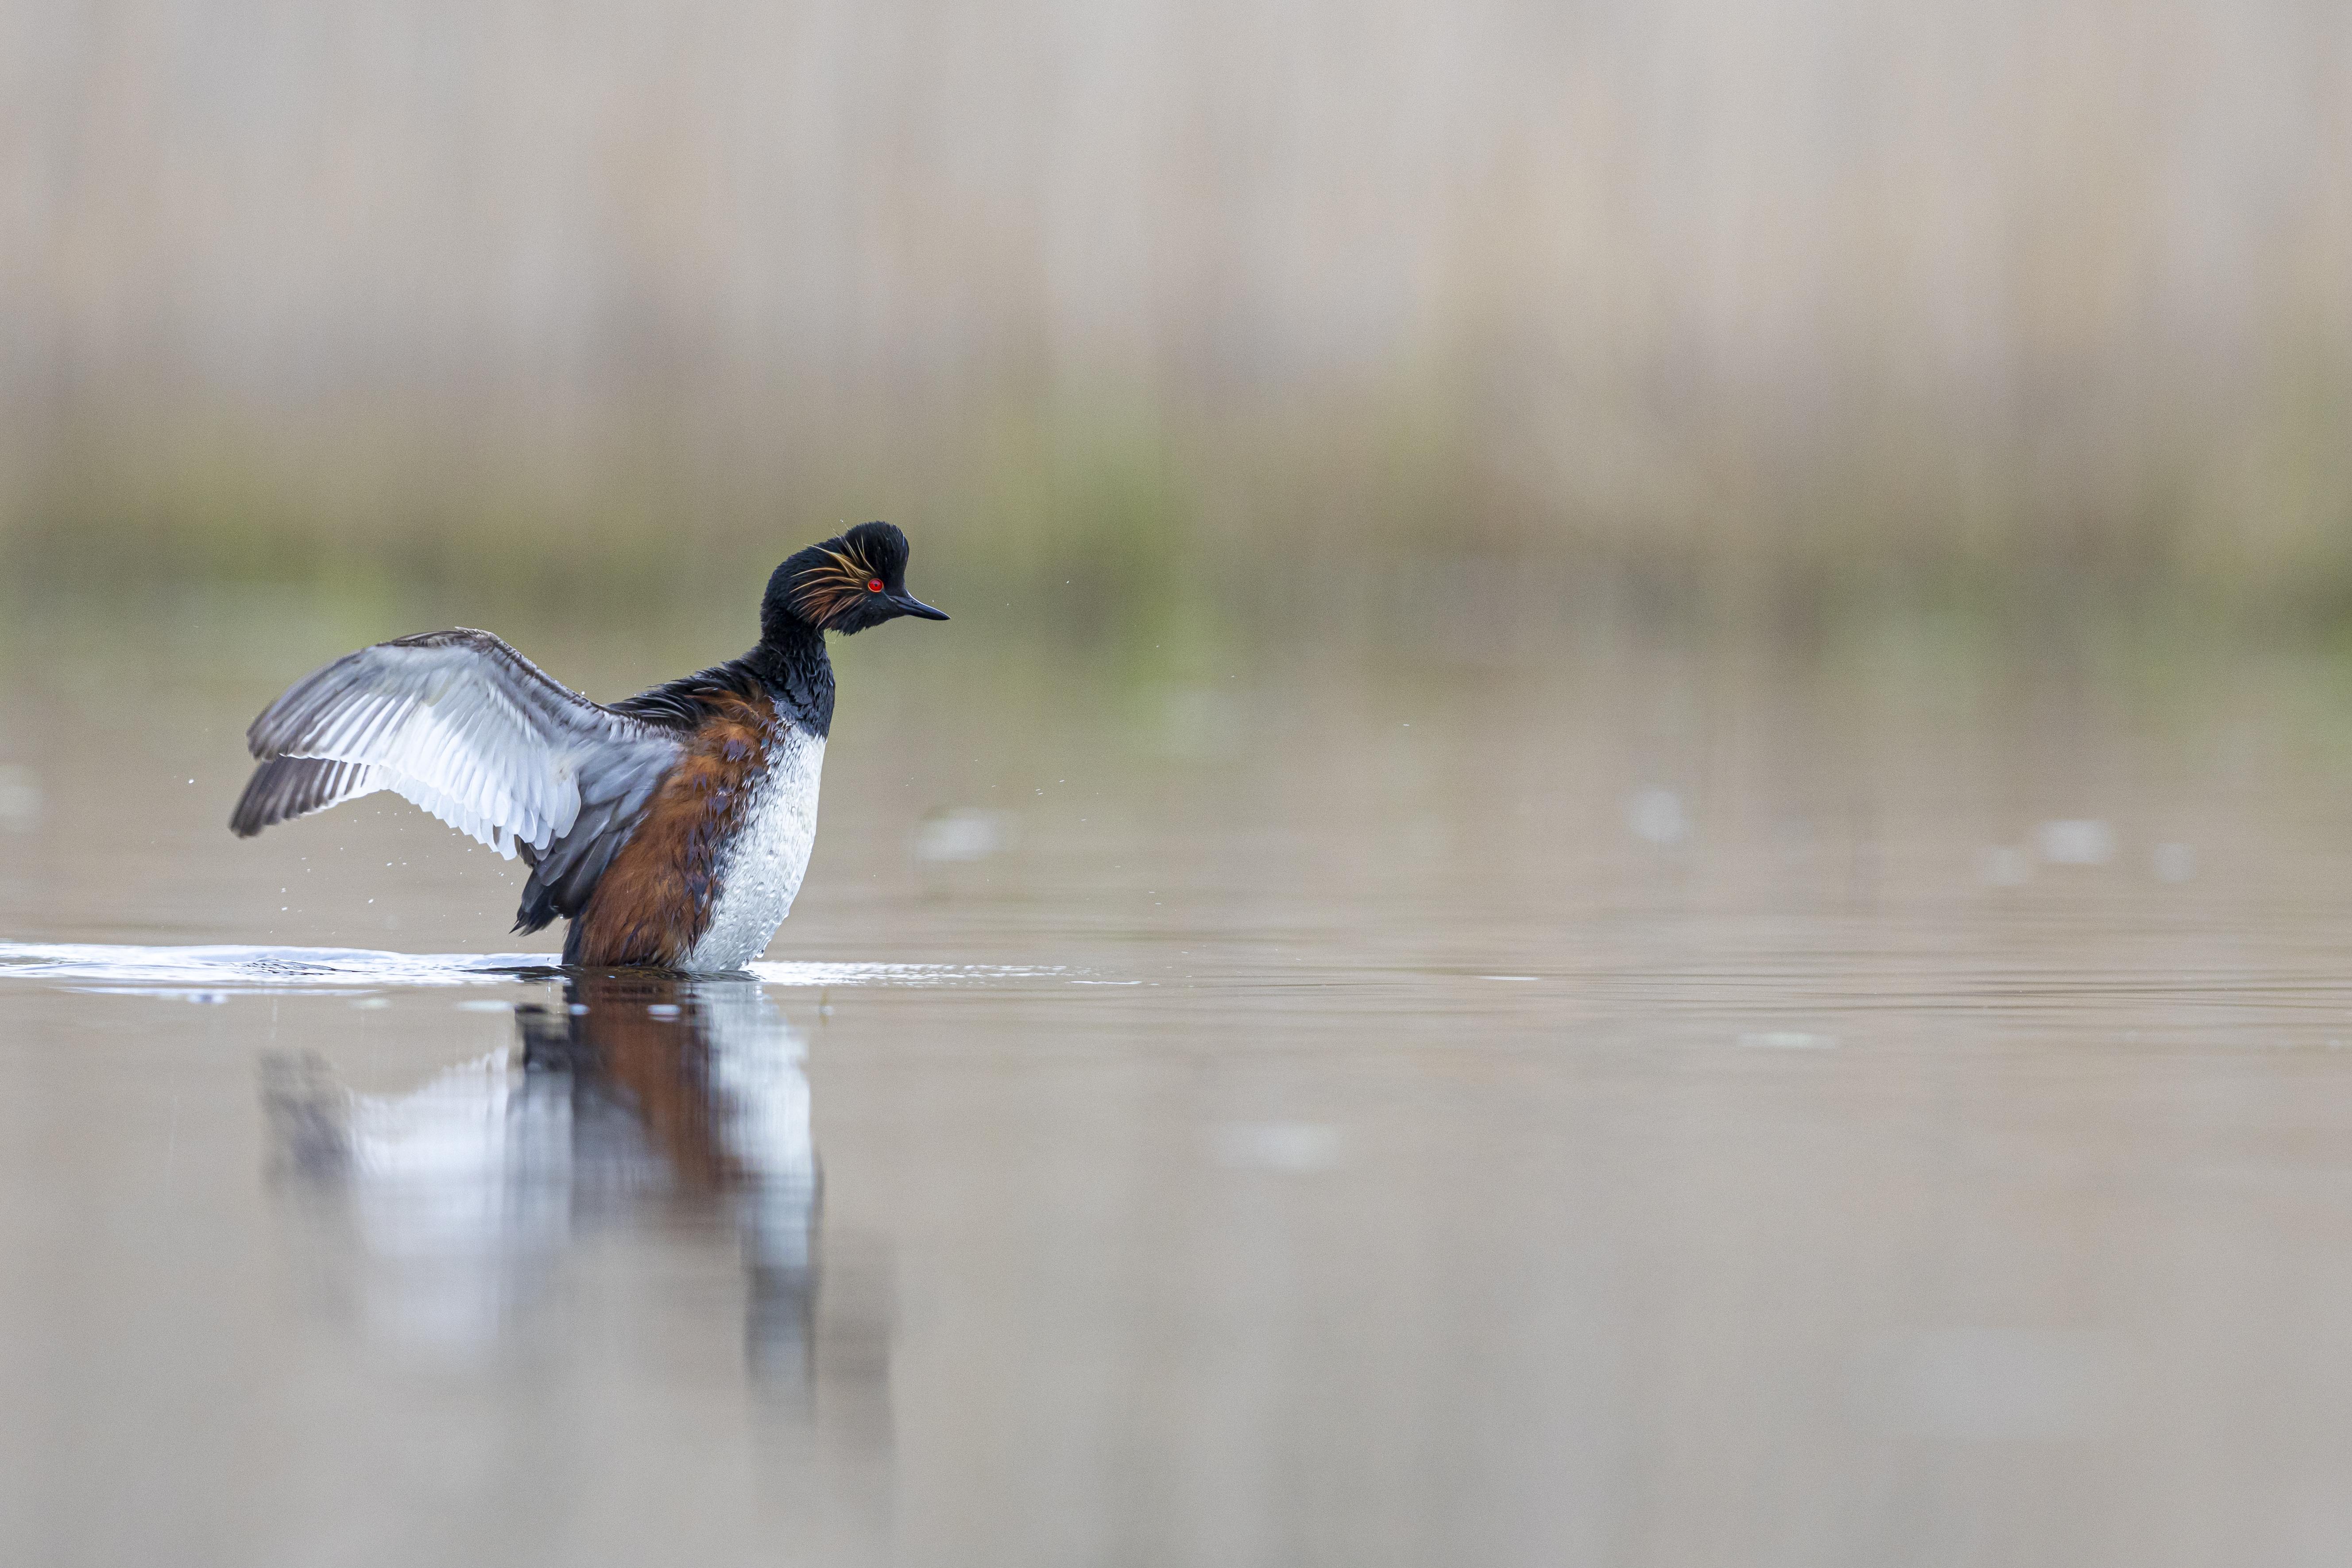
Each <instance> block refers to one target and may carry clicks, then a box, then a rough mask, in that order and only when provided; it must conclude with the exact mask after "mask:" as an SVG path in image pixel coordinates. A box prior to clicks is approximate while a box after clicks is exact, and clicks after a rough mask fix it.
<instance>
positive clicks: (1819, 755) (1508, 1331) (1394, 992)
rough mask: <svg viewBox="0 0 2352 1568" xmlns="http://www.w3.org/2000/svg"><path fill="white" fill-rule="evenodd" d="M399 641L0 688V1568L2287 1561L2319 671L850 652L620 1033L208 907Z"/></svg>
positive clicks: (483, 930) (2321, 798)
mask: <svg viewBox="0 0 2352 1568" xmlns="http://www.w3.org/2000/svg"><path fill="white" fill-rule="evenodd" d="M408 629H414V628H413V627H410V626H383V627H376V626H367V627H364V628H361V629H360V630H359V632H358V633H357V634H356V635H350V634H349V633H348V630H347V629H346V628H327V629H321V628H318V627H313V626H304V625H300V624H294V625H290V626H278V627H277V628H276V629H275V630H273V631H271V632H269V633H268V635H267V636H266V637H265V636H264V635H263V634H261V633H251V634H249V635H244V636H240V637H238V638H236V639H235V642H234V646H232V647H223V646H222V645H221V643H220V642H219V641H217V640H208V639H204V638H194V639H189V640H187V641H185V642H184V643H177V642H173V643H169V645H168V647H167V648H166V650H165V655H164V656H159V657H157V658H152V659H150V660H147V661H145V662H142V663H133V664H130V665H126V664H124V663H122V662H121V659H120V658H119V657H117V658H115V659H114V660H113V662H110V661H109V658H105V657H100V656H97V655H94V654H92V653H91V651H90V650H89V648H87V647H72V646H68V645H67V644H65V643H57V644H51V643H47V642H43V643H40V644H39V645H38V646H26V645H27V644H28V643H30V642H31V640H32V639H20V642H19V644H18V645H17V646H16V647H14V650H13V652H12V653H11V654H10V656H9V662H8V663H7V664H6V665H5V667H0V674H5V681H6V685H5V693H0V721H5V728H0V938H5V939H6V940H5V945H0V1130H4V1131H5V1136H0V1561H5V1562H8V1563H41V1564H49V1563H56V1564H83V1563H89V1564H99V1563H107V1564H112V1563H163V1562H170V1563H222V1564H241V1565H242V1564H274V1563H285V1564H318V1563H354V1564H374V1563H386V1564H390V1563H421V1562H453V1563H463V1562H497V1563H566V1564H569V1563H641V1562H700V1563H828V1564H831V1563H885V1562H888V1563H1020V1564H1034V1563H1070V1564H1096V1563H1201V1564H1217V1565H1225V1564H1242V1563H1265V1564H1288V1563H1331V1564H1346V1565H1349V1568H1357V1565H1363V1564H1377V1563H1398V1564H1407V1563H1411V1564H1420V1563H1567V1562H1576V1563H1626V1564H1658V1565H1680V1564H1691V1563H1723V1564H1740V1565H1755V1564H1774V1563H1785V1564H1790V1565H1791V1568H1796V1565H1817V1564H1822V1563H1854V1564H1883V1563H1897V1562H1900V1563H1999V1564H2021V1563H2049V1564H2053V1565H2058V1564H2064V1565H2069V1568H2080V1565H2084V1564H2102V1563H2116V1564H2133V1565H2147V1564H2164V1563H2181V1564H2189V1563H2197V1564H2206V1563H2217V1562H2229V1563H2306V1562H2308V1563H2323V1562H2325V1563H2333V1562H2336V1561H2340V1560H2341V1557H2342V1552H2343V1546H2344V1543H2345V1542H2346V1541H2347V1540H2352V1482H2347V1479H2346V1478H2347V1476H2352V1309H2347V1302H2352V978H2347V971H2346V965H2345V955H2346V954H2347V952H2352V801H2347V792H2346V790H2345V788H2344V787H2343V786H2344V784H2345V781H2346V780H2347V778H2352V723H2347V715H2352V701H2347V700H2346V693H2345V690H2344V689H2343V687H2342V686H2341V684H2340V683H2339V681H2338V679H2337V677H2336V675H2335V674H2334V673H2333V672H2332V671H2331V670H2330V669H2329V668H2323V667H2316V666H2301V665H2293V664H2287V665H2257V664H2254V663H2252V662H2250V661H2242V662H2241V663H2240V664H2239V665H2236V666H2232V667H2231V668H2227V669H2222V670H2217V671H2202V672H2200V673H2198V674H2197V675H2195V676H2194V677H2193V678H2191V677H2177V676H2176V677H2174V678H2171V679H2168V680H2167V681H2165V682H2147V681H2136V680H2134V679H2126V678H2125V677H2122V676H2117V675H2116V674H2114V673H2113V672H2108V673H2105V674H2102V673H2099V672H2098V671H2097V670H2095V669H2085V668H2072V667H2069V668H2056V669H2037V670H2035V671H2033V672H2032V674H2030V675H2028V676H2023V677H2021V676H2017V675H2015V674H2013V673H2012V674H2011V675H2009V676H2006V677H2002V678H1993V677H1980V678H1973V679H1961V678H1958V677H1955V676H1952V675H1951V674H1949V672H1948V670H1947V669H1945V668H1943V667H1941V666H1940V665H1938V664H1937V661H1935V660H1932V659H1924V658H1911V659H1908V660H1906V659H1904V658H1885V659H1879V658H1872V657H1856V658H1852V659H1849V660H1846V661H1844V662H1842V663H1841V662H1837V661H1831V662H1829V663H1827V664H1821V663H1816V664H1814V665H1811V666H1809V667H1808V668H1805V669H1803V670H1801V671H1791V670H1788V669H1780V668H1774V667H1772V666H1771V665H1770V664H1769V661H1768V662H1759V661H1754V660H1746V659H1736V658H1692V657H1682V656H1676V655H1673V654H1670V653H1665V652H1651V653H1636V652H1615V653H1606V652H1604V653H1591V654H1586V655H1583V656H1580V657H1577V658H1567V657H1562V658H1557V659H1534V658H1523V659H1518V660H1516V661H1506V662H1500V663H1497V662H1494V661H1492V660H1488V661H1486V662H1477V661H1475V660H1472V659H1469V658H1463V659H1457V660H1454V661H1453V662H1450V663H1449V662H1446V661H1443V660H1441V661H1439V665H1438V668H1435V669H1434V670H1432V669H1431V668H1428V667H1427V666H1426V665H1425V664H1423V665H1421V666H1419V667H1416V668H1411V669H1410V670H1409V671H1408V672H1407V673H1382V672H1380V671H1377V670H1374V671H1370V672H1367V671H1364V670H1360V669H1357V668H1352V667H1341V666H1337V665H1332V664H1326V663H1322V662H1318V661H1317V660H1314V659H1311V658H1306V659H1300V660H1297V661H1292V662H1289V663H1282V662H1280V661H1276V662H1274V663H1272V664H1271V665H1270V664H1269V663H1267V662H1266V661H1259V662H1257V663H1256V664H1255V665H1254V666H1253V668H1249V669H1246V670H1244V669H1240V668H1220V667H1217V666H1215V665H1213V664H1203V663H1200V662H1198V661H1195V662H1193V663H1191V664H1184V663H1181V662H1180V661H1176V660H1174V659H1173V658H1172V657H1171V662H1170V663H1169V665H1168V666H1167V667H1166V668H1157V667H1151V666H1145V667H1143V668H1120V669H1118V671H1115V672H1106V671H1102V670H1087V669H1067V668H1052V667H1047V666H1039V665H1035V664H1031V663H1025V662H1022V661H1019V660H1014V659H1011V658H997V657H995V656H993V655H990V654H987V653H986V652H985V651H984V650H983V651H982V653H980V654H973V653H971V651H970V650H969V649H964V650H961V651H954V650H949V648H948V645H946V644H945V643H943V642H934V643H931V644H929V645H922V644H920V643H919V642H918V640H917V639H915V638H912V637H908V638H903V639H901V640H900V641H899V642H898V644H897V645H895V646H891V647H878V648H868V647H866V646H865V645H866V643H867V642H869V641H871V640H873V639H860V645H859V646H858V647H856V648H855V649H854V650H852V652H853V654H854V658H845V661H844V662H845V670H844V698H843V710H842V721H841V724H840V727H839V729H838V730H837V731H836V735H835V742H834V745H833V747H832V748H831V752H830V755H829V757H828V763H827V765H828V776H827V781H826V794H825V800H824V821H823V826H822V830H821V833H820V837H819V843H818V848H817V853H816V858H815V860H814V865H813V866H812V868H811V870H810V874H809V879H808V884H807V889H806V891H805V892H804V893H803V898H802V901H801V904H800V906H799V908H798V909H797V910H795V912H794V914H793V918H792V920H791V921H789V922H788V923H787V925H786V927H785V929H784V931H783V932H782V934H781V936H780V937H779V939H778V941H777V942H776V944H775V946H774V947H773V948H772V950H771V952H770V954H769V963H767V964H766V965H764V966H763V967H762V968H761V971H760V972H759V973H757V974H756V975H754V976H747V977H742V978H732V979H711V980H699V981H691V982H688V981H681V980H677V979H671V978H663V977H658V976H635V977H629V976H624V977H618V978H601V979H600V978H582V977H569V978H567V977H566V976H564V975H562V974H561V973H556V972H554V971H552V970H550V969H548V968H545V967H543V966H544V965H546V964H548V963H551V954H552V952H553V949H554V946H555V945H556V944H555V942H554V941H553V940H551V938H552V937H553V935H554V934H555V933H549V936H548V938H545V939H534V940H529V941H526V940H525V939H518V938H513V937H509V936H507V935H505V934H503V933H504V931H505V927H506V924H507V922H508V921H509V919H510V918H511V910H512V909H513V906H514V902H515V897H516V893H517V890H518V889H519V886H520V875H519V868H516V867H514V866H511V865H509V863H506V862H502V861H499V860H498V859H496V858H493V857H492V856H490V855H489V854H488V852H487V851H484V850H480V849H477V848H472V847H468V846H467V845H466V844H465V843H464V842H463V841H461V840H459V839H457V837H456V836H455V835H454V834H451V833H450V832H448V831H447V830H446V829H444V828H442V827H441V826H439V825H438V824H436V823H433V822H431V821H430V820H429V819H426V818H425V817H423V816H421V814H418V813H415V811H413V810H411V809H410V808H408V807H406V806H404V805H401V804H400V803H398V802H396V801H389V802H388V801H384V800H376V801H370V802H363V803H361V804H360V805H356V806H352V807H346V808H344V809H342V810H341V811H338V812H335V813H332V814H330V815H329V816H324V817H320V818H317V819H314V820H312V821H310V822H306V823H301V824H297V825H294V826H292V827H290V828H287V829H281V830H278V831H274V832H272V833H271V834H268V835H267V836H265V837H263V838H261V839H259V840H257V841H254V842H251V843H238V842H236V841H235V840H232V839H231V838H230V837H229V836H228V835H227V833H226V830H225V829H224V828H223V826H222V822H223V820H224V819H225V817H226V813H227V810H228V806H229V804H230V802H231V800H232V799H233V798H234V795H235V794H236V788H237V787H238V784H239V783H240V782H241V779H242V776H243V772H244V766H245V764H244V760H243V755H242V752H241V749H240V747H239V745H238V743H237V736H238V732H239V731H240V730H241V728H242V726H243V723H244V722H245V721H246V720H247V718H249V717H250V715H251V713H252V712H253V710H255V709H257V707H258V706H259V704H260V703H261V702H262V701H264V700H267V698H268V696H269V695H271V694H272V693H273V692H274V690H275V689H277V687H278V685H280V684H282V683H283V681H284V680H285V679H287V678H289V677H290V676H291V675H293V674H296V673H299V671H300V670H301V669H303V668H309V666H310V664H311V663H313V662H316V661H317V659H319V658H323V657H326V656H328V655H330V654H331V653H333V652H336V651H339V650H340V649H341V647H346V646H350V645H351V644H352V643H355V642H357V641H360V640H364V639H365V637H369V636H382V635H389V634H390V633H392V632H394V631H399V630H408ZM174 635H178V634H174ZM167 641H168V639H167ZM527 646H529V647H530V651H531V652H533V653H534V654H538V655H541V656H542V657H544V658H545V659H546V660H547V662H548V663H549V664H550V665H551V667H552V668H556V669H557V670H559V671H560V672H561V673H562V674H564V675H567V676H569V677H572V679H577V680H579V681H581V682H582V683H583V684H585V685H587V686H588V687H589V688H590V689H592V690H593V691H595V692H596V693H598V694H600V695H607V696H609V695H614V694H617V693H619V692H621V691H623V690H625V689H631V688H633V687H635V686H636V685H640V684H643V683H645V682H647V681H649V680H651V679H655V678H657V677H659V676H663V675H667V674H670V673H675V671H676V670H677V669H679V668H688V667H689V666H690V665H691V664H693V663H697V662H706V661H708V660H709V658H716V657H720V656H723V655H724V654H726V653H729V652H731V651H734V650H733V648H732V646H731V644H729V643H728V642H727V641H726V639H725V638H724V637H717V638H716V639H715V640H711V641H709V646H702V645H701V644H696V645H694V646H692V647H687V648H684V649H673V648H671V647H667V646H663V647H651V646H645V647H635V646H631V647H611V646H590V645H589V644H587V643H585V642H583V641H580V640H577V639H574V640H572V641H569V642H567V641H565V640H564V639H562V638H561V637H551V638H545V639H542V640H541V641H540V642H539V643H536V644H527ZM1403 662H1406V663H1407V664H1408V665H1411V664H1412V661H1403ZM158 666H161V667H162V668H157V667H158ZM130 679H136V680H137V681H138V682H140V683H141V689H144V690H146V691H147V692H148V693H149V694H150V697H151V700H148V701H146V702H144V703H142V705H140V706H139V707H137V708H136V709H135V710H125V709H124V708H123V707H122V706H121V697H120V693H121V690H122V689H124V687H123V683H124V682H125V681H126V680H130ZM96 715H104V716H105V717H104V719H103V720H101V719H100V718H98V717H95V716H96Z"/></svg>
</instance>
